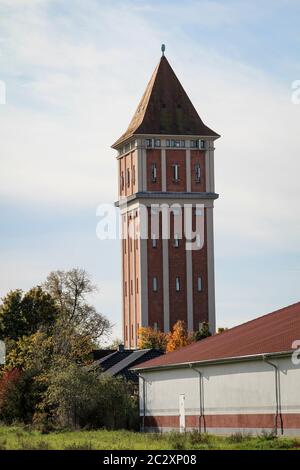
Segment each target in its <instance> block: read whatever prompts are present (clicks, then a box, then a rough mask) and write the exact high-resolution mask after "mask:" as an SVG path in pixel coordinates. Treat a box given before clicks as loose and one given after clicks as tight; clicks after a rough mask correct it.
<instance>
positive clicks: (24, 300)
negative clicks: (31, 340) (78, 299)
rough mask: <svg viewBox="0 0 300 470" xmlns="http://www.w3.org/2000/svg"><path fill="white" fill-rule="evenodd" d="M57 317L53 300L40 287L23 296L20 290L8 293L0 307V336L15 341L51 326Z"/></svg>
mask: <svg viewBox="0 0 300 470" xmlns="http://www.w3.org/2000/svg"><path fill="white" fill-rule="evenodd" d="M57 316H58V309H57V307H56V305H55V302H54V300H53V298H52V297H51V295H50V294H48V293H47V292H45V291H44V290H43V289H42V288H41V287H40V286H37V287H34V288H32V289H30V290H29V291H28V292H26V293H25V294H24V293H23V291H22V290H20V289H17V290H15V291H10V292H9V293H8V294H7V295H6V296H5V297H4V298H3V299H2V304H1V305H0V336H1V337H2V338H5V339H13V340H17V339H18V338H20V337H22V336H28V335H31V334H33V333H35V332H36V331H37V330H38V329H39V328H42V327H49V326H51V325H53V324H54V323H55V321H56V319H57Z"/></svg>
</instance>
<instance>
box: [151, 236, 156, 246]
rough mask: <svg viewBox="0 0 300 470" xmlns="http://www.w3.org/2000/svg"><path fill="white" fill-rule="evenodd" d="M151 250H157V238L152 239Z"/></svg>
mask: <svg viewBox="0 0 300 470" xmlns="http://www.w3.org/2000/svg"><path fill="white" fill-rule="evenodd" d="M152 248H157V238H155V237H153V238H152Z"/></svg>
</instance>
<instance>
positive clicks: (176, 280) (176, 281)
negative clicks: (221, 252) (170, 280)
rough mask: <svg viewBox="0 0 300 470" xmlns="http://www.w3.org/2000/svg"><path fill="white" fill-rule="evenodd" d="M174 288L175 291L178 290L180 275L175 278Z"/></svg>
mask: <svg viewBox="0 0 300 470" xmlns="http://www.w3.org/2000/svg"><path fill="white" fill-rule="evenodd" d="M175 289H176V292H179V291H180V277H178V276H177V277H176V279H175Z"/></svg>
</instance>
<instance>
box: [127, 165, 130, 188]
mask: <svg viewBox="0 0 300 470" xmlns="http://www.w3.org/2000/svg"><path fill="white" fill-rule="evenodd" d="M127 187H128V188H129V187H130V170H129V168H127Z"/></svg>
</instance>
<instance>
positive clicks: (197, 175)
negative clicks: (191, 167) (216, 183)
mask: <svg viewBox="0 0 300 470" xmlns="http://www.w3.org/2000/svg"><path fill="white" fill-rule="evenodd" d="M200 180H201V167H200V164H199V163H197V165H195V181H196V183H200Z"/></svg>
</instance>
